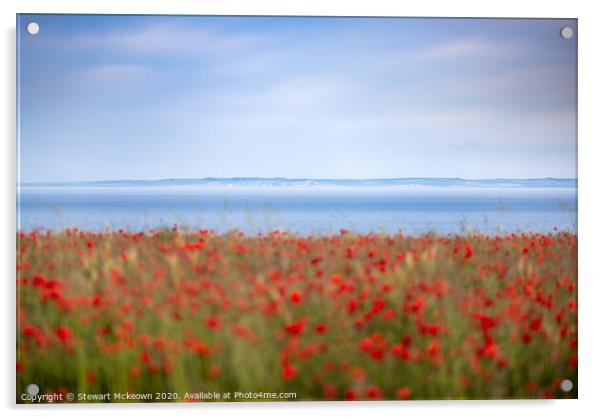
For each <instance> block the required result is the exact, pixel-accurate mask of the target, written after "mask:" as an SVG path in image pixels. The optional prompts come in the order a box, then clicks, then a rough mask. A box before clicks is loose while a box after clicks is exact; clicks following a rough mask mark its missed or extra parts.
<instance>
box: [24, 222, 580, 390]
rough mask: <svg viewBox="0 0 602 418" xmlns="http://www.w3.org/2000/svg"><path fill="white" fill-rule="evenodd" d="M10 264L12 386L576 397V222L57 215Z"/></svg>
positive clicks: (26, 238) (26, 239)
mask: <svg viewBox="0 0 602 418" xmlns="http://www.w3.org/2000/svg"><path fill="white" fill-rule="evenodd" d="M17 278H18V279H17V365H16V367H17V402H23V400H22V399H21V398H20V397H19V396H20V394H22V393H25V391H26V387H27V385H28V384H30V383H35V384H37V385H38V386H39V387H40V391H41V393H69V392H75V393H105V392H111V393H112V392H121V393H124V392H128V393H158V392H161V393H170V394H176V395H173V397H172V398H171V399H157V398H155V399H154V400H155V401H156V400H162V401H181V400H183V396H184V393H194V392H221V393H223V392H228V391H230V392H236V391H242V392H246V391H251V392H274V393H280V392H288V393H295V394H296V400H365V399H499V398H555V397H556V398H558V397H568V398H575V397H577V387H576V383H577V290H576V289H577V236H576V235H575V234H573V233H568V232H555V233H553V234H537V233H524V234H508V235H500V236H486V235H464V236H452V235H447V236H444V235H435V234H426V235H422V236H403V235H401V234H399V235H380V234H367V235H357V234H354V233H350V232H346V231H341V233H340V234H336V235H329V236H309V237H306V236H297V235H292V234H288V233H284V232H279V231H274V232H271V233H269V234H265V235H254V236H245V235H244V234H242V233H240V232H230V233H227V234H216V233H213V232H211V231H206V230H201V231H181V230H178V228H177V227H174V228H171V229H164V230H159V231H151V232H146V233H129V232H125V231H121V230H120V231H116V232H111V231H107V232H103V233H92V232H86V231H79V230H77V229H66V230H64V231H61V232H53V233H46V232H44V233H42V232H37V233H36V232H32V233H18V236H17ZM564 379H570V380H571V381H572V382H573V383H575V387H574V388H573V389H572V390H571V391H569V392H564V391H562V390H561V389H560V382H561V381H562V380H564ZM76 401H77V399H76ZM105 401H106V399H105Z"/></svg>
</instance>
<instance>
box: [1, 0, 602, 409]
mask: <svg viewBox="0 0 602 418" xmlns="http://www.w3.org/2000/svg"><path fill="white" fill-rule="evenodd" d="M595 3H596V2H594V1H589V2H585V1H584V2H581V3H578V4H577V2H576V1H570V0H565V1H555V0H548V1H524V0H505V1H502V0H498V1H495V2H493V1H483V0H480V1H479V0H455V1H450V0H447V1H445V0H442V1H434V0H426V1H420V2H418V1H408V2H403V1H401V0H398V1H384V0H364V1H357V0H336V1H335V0H320V1H319V2H318V1H316V2H313V4H312V2H310V1H308V0H305V1H302V0H197V1H194V0H188V1H187V0H161V1H158V0H145V1H140V0H86V1H75V0H54V1H52V2H50V1H48V0H21V1H13V0H4V1H2V2H0V8H1V11H2V13H1V14H0V16H1V17H0V19H1V21H2V48H3V54H2V58H3V59H2V60H1V62H2V64H1V65H0V66H1V67H2V79H1V80H2V83H3V85H2V89H1V90H0V91H2V92H3V97H2V100H1V101H0V106H1V108H2V112H1V114H2V118H3V119H2V124H1V126H2V128H3V130H4V140H3V141H2V152H1V153H0V155H1V156H2V160H1V162H0V166H1V167H2V168H1V169H0V172H1V175H2V182H1V183H0V184H1V185H2V195H3V197H4V199H2V201H3V204H2V205H1V207H0V210H1V213H2V216H1V217H0V220H1V222H2V224H1V225H2V229H1V230H2V231H3V233H2V239H1V240H0V257H1V261H2V263H1V265H2V267H3V270H2V271H3V273H4V274H3V275H2V276H1V277H2V297H3V303H2V304H1V305H2V308H1V312H2V324H3V327H2V328H3V330H4V335H3V336H2V337H3V338H2V343H1V344H0V346H1V351H2V356H1V357H0V358H1V360H2V365H3V371H4V373H3V374H2V377H1V378H0V397H1V399H2V402H1V404H0V405H1V406H2V407H3V409H5V411H4V412H5V413H7V415H8V416H12V415H13V414H14V415H17V414H19V415H20V416H23V415H30V414H31V415H33V414H36V415H39V414H43V415H44V416H50V417H54V416H61V417H63V416H65V415H67V416H80V415H84V414H85V415H86V416H91V417H96V416H99V417H100V416H103V417H104V416H106V415H107V413H110V414H111V415H115V416H116V417H119V416H127V415H128V414H131V413H132V412H136V411H144V414H145V415H148V416H149V417H154V416H162V415H170V416H172V415H179V416H181V415H184V414H186V415H190V414H194V415H196V414H199V413H200V414H202V415H203V416H206V415H209V416H215V415H231V414H232V413H238V414H244V415H258V416H259V415H260V416H262V417H272V416H274V417H275V416H278V417H281V416H282V415H287V416H291V417H295V416H298V417H301V416H306V415H307V414H317V413H321V414H329V415H332V416H345V417H364V416H365V415H367V414H378V416H379V418H380V417H381V416H392V415H395V416H401V415H405V416H411V417H422V416H437V417H440V416H446V417H462V418H467V417H471V416H475V417H480V418H482V417H484V416H486V417H487V418H490V417H491V418H493V417H504V418H507V417H508V416H511V415H513V414H517V413H518V414H520V415H523V414H525V413H531V414H540V415H542V416H545V418H548V417H567V416H571V415H585V416H588V415H593V411H598V412H599V411H600V409H601V408H600V405H598V403H597V399H598V397H599V396H600V395H599V393H600V389H601V388H602V384H601V383H600V381H601V375H600V371H601V367H600V364H601V362H602V360H601V358H602V356H601V355H600V354H599V350H600V348H601V347H602V344H601V342H602V337H601V334H600V328H602V327H601V326H600V320H599V319H600V318H601V315H600V313H601V312H600V307H601V306H602V303H601V301H600V298H601V297H602V285H601V283H602V277H601V275H600V268H599V267H598V265H597V264H596V262H599V260H600V251H601V247H602V246H601V245H600V238H601V237H602V235H601V233H602V231H601V230H600V221H599V216H600V215H599V214H601V213H602V207H601V204H600V202H601V200H600V197H599V196H600V195H601V193H600V192H599V191H598V190H599V188H600V186H599V185H598V183H600V182H601V181H602V175H601V173H600V166H602V164H600V162H599V161H598V160H599V157H600V156H601V155H600V152H599V151H600V141H602V136H601V135H600V123H599V121H600V119H602V118H601V117H600V110H599V109H600V104H599V100H598V99H599V98H600V97H601V94H602V91H601V88H600V76H599V75H600V74H602V65H601V57H600V56H601V54H600V53H599V50H600V41H601V40H602V36H601V35H602V21H601V18H600V14H598V13H596V10H595ZM18 12H20V13H27V12H29V13H41V12H46V13H117V14H127V13H132V14H237V15H244V14H249V15H258V14H270V15H277V14H285V15H348V16H362V15H373V16H374V15H376V16H441V17H451V16H454V17H468V16H474V17H556V18H578V19H579V269H580V270H579V273H580V274H579V277H580V281H579V314H580V316H579V321H580V323H579V331H580V334H579V365H580V368H579V400H577V401H466V402H462V401H452V402H439V401H437V402H406V403H400V402H376V403H374V402H373V403H354V404H352V405H349V404H345V403H342V402H340V403H329V402H315V403H300V404H296V405H290V404H279V403H271V404H261V405H259V404H219V405H208V404H195V405H181V404H180V405H155V406H152V407H150V406H144V405H105V406H100V407H95V408H94V407H86V406H79V405H74V406H71V407H67V406H56V405H55V406H50V407H42V408H28V407H20V406H19V407H17V406H14V399H15V389H14V386H15V383H14V377H15V372H14V364H15V363H14V341H15V339H14V337H15V331H14V327H15V325H14V324H15V322H14V318H15V316H14V289H15V288H14V278H15V271H14V266H15V249H14V248H15V234H14V228H15V181H16V180H15V179H16V173H15V171H16V170H15V164H16V161H15V154H16V146H15V68H14V64H15V58H14V57H15V14H16V13H18ZM596 106H597V107H596ZM596 215H598V216H596ZM590 411H591V412H590ZM520 415H519V416H520Z"/></svg>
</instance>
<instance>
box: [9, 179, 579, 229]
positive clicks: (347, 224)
mask: <svg viewBox="0 0 602 418" xmlns="http://www.w3.org/2000/svg"><path fill="white" fill-rule="evenodd" d="M17 211H18V215H17V218H18V228H19V229H20V230H23V231H29V230H32V229H44V230H59V229H62V228H65V227H72V226H77V227H79V228H80V229H85V230H104V229H105V228H107V227H109V228H111V229H114V230H115V229H119V228H124V229H127V230H130V231H140V230H147V229H151V228H158V227H162V226H171V225H173V224H179V225H181V226H188V227H190V228H195V229H196V228H206V229H213V230H216V231H219V232H222V231H227V230H230V229H240V230H242V231H245V232H247V233H258V232H266V231H269V230H272V229H276V228H277V229H283V230H289V231H293V232H297V233H301V234H310V233H317V234H325V233H338V232H339V230H341V229H347V230H352V231H356V232H388V233H395V232H398V231H399V230H402V231H403V232H404V233H406V234H419V233H424V232H428V231H435V232H438V233H462V232H465V231H466V230H467V228H472V229H474V230H478V231H480V232H483V233H490V234H493V233H496V232H498V231H499V232H514V231H538V232H548V231H552V230H554V228H557V229H559V230H571V231H575V232H576V222H577V212H576V211H577V191H576V188H522V187H518V188H512V187H509V188H503V187H502V188H464V187H459V188H453V187H450V188H446V187H433V188H424V189H420V188H399V189H395V188H391V189H382V188H369V187H368V188H361V189H349V190H348V189H344V188H342V189H311V188H309V189H300V190H285V189H282V190H280V189H279V190H269V189H267V190H266V189H226V188H224V189H199V190H194V189H191V188H177V187H173V188H170V187H164V188H158V187H157V188H153V187H92V188H77V187H73V188H68V187H67V188H66V187H62V188H48V187H39V188H36V187H22V188H21V189H20V194H19V196H18V199H17Z"/></svg>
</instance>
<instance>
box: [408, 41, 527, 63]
mask: <svg viewBox="0 0 602 418" xmlns="http://www.w3.org/2000/svg"><path fill="white" fill-rule="evenodd" d="M527 53H528V47H527V46H526V45H524V44H521V45H517V44H515V43H511V42H504V41H495V42H494V41H487V40H482V39H470V38H467V39H456V40H452V41H448V42H444V43H440V44H437V45H434V46H431V47H426V48H424V49H422V50H418V51H415V52H414V53H411V54H409V55H408V57H409V58H413V59H418V60H450V59H461V58H475V57H478V58H482V59H485V58H506V57H508V56H511V55H517V54H520V55H524V54H527Z"/></svg>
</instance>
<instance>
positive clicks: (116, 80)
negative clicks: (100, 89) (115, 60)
mask: <svg viewBox="0 0 602 418" xmlns="http://www.w3.org/2000/svg"><path fill="white" fill-rule="evenodd" d="M152 74H153V72H152V71H151V70H149V69H148V68H146V67H144V66H141V65H133V64H113V65H101V66H97V67H91V68H87V69H84V70H82V71H81V72H80V73H79V79H80V80H81V81H84V82H87V83H92V84H95V83H101V84H103V85H104V84H107V83H110V84H119V85H123V84H134V83H140V82H142V81H145V80H148V79H149V78H150V77H151V76H152Z"/></svg>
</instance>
